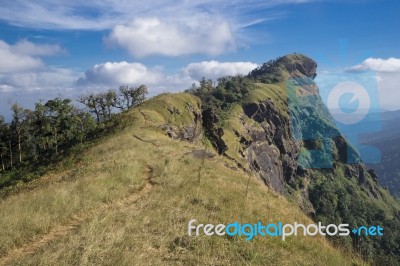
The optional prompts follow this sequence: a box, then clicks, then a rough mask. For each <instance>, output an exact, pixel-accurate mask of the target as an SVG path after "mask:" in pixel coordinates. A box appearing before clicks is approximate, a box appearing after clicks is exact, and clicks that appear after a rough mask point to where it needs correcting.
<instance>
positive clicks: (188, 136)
mask: <svg viewBox="0 0 400 266" xmlns="http://www.w3.org/2000/svg"><path fill="white" fill-rule="evenodd" d="M167 110H168V112H169V113H170V114H171V115H173V116H180V115H182V113H183V112H186V113H189V114H190V116H191V117H192V122H191V123H189V124H187V125H181V126H177V125H175V124H172V123H168V124H164V125H161V126H160V128H161V129H162V130H163V131H164V132H165V134H166V135H167V136H169V137H170V138H172V139H179V140H185V141H189V142H194V141H196V140H198V138H199V137H200V136H201V134H202V118H201V112H200V107H196V108H195V107H194V106H192V105H191V104H187V105H186V110H179V109H178V108H177V107H175V106H169V107H168V108H167Z"/></svg>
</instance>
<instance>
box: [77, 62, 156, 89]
mask: <svg viewBox="0 0 400 266" xmlns="http://www.w3.org/2000/svg"><path fill="white" fill-rule="evenodd" d="M162 80H163V74H162V72H161V71H160V70H159V69H149V68H147V67H146V66H145V65H143V64H141V63H128V62H126V61H123V62H107V63H104V64H98V65H95V66H94V67H93V68H91V69H89V70H87V71H86V72H85V74H84V76H83V77H80V78H79V79H78V81H77V84H78V85H99V86H112V85H118V84H143V83H146V84H157V83H160V82H161V81H162Z"/></svg>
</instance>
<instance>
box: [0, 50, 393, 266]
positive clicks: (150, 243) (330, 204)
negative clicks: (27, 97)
mask: <svg viewBox="0 0 400 266" xmlns="http://www.w3.org/2000/svg"><path fill="white" fill-rule="evenodd" d="M315 68H316V64H315V62H313V61H312V60H311V59H308V58H306V57H304V56H302V55H290V56H287V57H282V58H279V59H277V60H275V61H271V62H270V63H267V64H266V65H265V66H262V67H260V68H259V69H257V70H256V71H255V72H254V71H253V72H252V73H250V75H249V76H248V77H243V76H235V77H225V78H221V79H219V80H218V83H217V84H214V83H213V82H212V81H211V80H206V79H202V80H201V81H200V85H199V86H196V85H194V86H192V88H191V89H189V90H188V92H190V93H180V94H161V95H159V96H156V97H154V98H152V99H151V100H148V101H144V95H145V94H146V92H147V89H145V87H143V86H141V87H138V88H129V87H121V88H120V90H119V91H118V92H117V91H108V92H106V93H101V94H91V95H86V96H83V97H82V98H80V101H81V102H82V103H83V104H85V105H86V106H87V108H88V109H89V112H91V114H92V115H90V114H89V113H87V112H83V111H79V110H77V109H76V108H74V107H73V106H72V105H71V101H69V100H62V99H55V100H52V101H49V102H47V103H46V104H41V103H39V104H37V106H36V108H35V110H33V111H29V110H28V111H26V110H23V109H22V108H20V107H18V106H15V107H14V108H13V111H14V118H13V121H12V122H11V123H5V122H4V120H2V119H0V155H1V159H2V160H3V159H4V160H3V161H2V162H3V165H4V166H3V170H2V177H1V178H2V180H6V181H5V182H4V181H3V184H6V182H10V183H8V184H13V183H12V182H11V181H12V180H18V178H15V177H17V176H18V175H17V174H16V173H19V174H20V176H21V178H20V179H21V180H30V178H27V177H29V175H30V174H31V173H34V170H33V168H32V169H28V168H23V165H33V166H35V167H36V165H39V163H40V162H41V163H42V164H43V165H44V166H45V167H47V168H45V169H46V170H47V171H46V173H45V174H44V175H43V176H42V178H40V179H38V180H36V181H35V182H29V183H26V184H20V185H19V187H18V188H17V189H16V192H15V193H13V194H12V195H8V196H4V197H3V199H2V200H1V201H0V220H1V221H2V222H3V223H2V224H3V227H2V229H3V230H2V231H0V241H1V242H0V256H2V258H0V264H1V263H3V264H17V265H37V264H46V265H48V264H122V265H132V264H143V263H146V264H156V265H160V264H218V263H220V264H256V265H259V264H265V263H266V262H271V263H273V264H279V265H299V264H300V265H321V264H323V265H352V264H361V263H364V262H366V263H375V264H379V265H396V264H398V263H399V261H400V258H399V254H400V246H399V245H400V223H399V218H400V204H399V202H397V201H396V200H395V199H394V198H393V197H392V196H390V194H389V193H388V192H387V191H385V190H384V189H382V188H381V187H380V186H379V185H378V183H377V180H376V177H374V176H373V174H372V173H371V172H369V171H368V170H367V168H366V167H365V165H363V164H362V163H361V162H358V161H357V163H356V164H353V165H349V164H346V163H347V158H346V156H347V151H348V149H349V150H350V151H353V152H352V156H355V158H358V157H357V156H358V155H357V151H356V150H355V149H354V148H352V147H351V144H349V143H347V141H346V140H345V139H344V138H343V137H342V136H340V132H338V130H337V129H336V127H335V126H334V124H333V122H332V119H331V117H330V115H329V113H328V112H327V110H326V107H324V106H323V104H322V102H321V101H320V98H319V96H318V97H316V95H315V93H316V92H317V89H316V86H313V85H315V84H314V83H313V81H312V79H313V78H314V77H315ZM274 77H276V80H275V79H274ZM288 77H293V79H294V83H293V84H289V83H287V80H286V79H287V78H288ZM304 77H306V78H304ZM296 78H298V79H297V80H296ZM302 78H304V79H302ZM254 81H256V82H254ZM260 81H261V82H276V81H279V82H278V83H274V84H265V83H259V82H260ZM310 96H311V97H310ZM134 106H135V107H134ZM119 109H122V110H125V111H126V112H122V113H120V114H116V110H119ZM128 109H129V110H128ZM25 114H35V115H31V116H28V115H25ZM200 114H201V115H200ZM28 118H29V119H28ZM39 118H40V119H39ZM80 119H87V120H88V121H86V122H85V124H84V125H85V127H84V128H82V127H79V125H81V126H82V123H81V121H82V120H80ZM199 123H202V124H203V127H202V128H201V130H200V129H199V130H198V132H199V134H198V135H197V136H195V138H193V139H190V140H189V141H180V140H176V139H173V138H172V137H168V134H167V132H166V130H165V128H166V127H167V128H169V129H174V128H178V129H181V128H189V127H193V126H194V127H195V131H197V129H198V128H197V127H198V124H199ZM111 129H112V134H103V133H101V132H105V133H110V132H111ZM307 130H308V131H307ZM310 130H311V131H310ZM10 132H12V133H10ZM27 132H28V133H29V134H27ZM99 132H100V133H99ZM327 134H328V135H329V136H332V137H331V138H329V137H327ZM304 135H307V136H311V137H312V139H311V140H310V139H304V138H303V137H304ZM98 136H102V138H101V139H99V138H98ZM327 138H329V144H330V145H331V146H332V149H329V150H328V149H326V150H325V144H326V143H327V142H324V141H326V139H327ZM88 140H89V141H90V140H95V141H92V142H91V143H92V145H86V146H85V145H84V146H83V147H85V148H84V149H83V148H81V149H80V150H79V152H68V151H71V150H74V149H78V148H79V147H81V144H84V143H87V141H88ZM254 142H256V143H255V144H256V145H255V146H256V148H258V150H254V149H253V150H252V149H251V145H252V144H253V143H254ZM209 143H211V144H212V145H213V147H214V148H215V150H213V149H212V148H211V149H210V150H209V151H208V152H210V151H211V153H212V154H213V155H214V156H208V157H206V156H205V155H204V156H195V154H196V153H197V154H198V153H199V151H200V153H201V152H203V153H204V154H206V151H205V148H206V149H209V148H210V147H209V145H208V144H209ZM314 149H320V150H325V153H323V154H322V157H318V158H317V159H318V161H324V160H325V159H326V161H327V162H328V161H329V160H328V159H327V158H325V157H324V156H325V155H326V152H328V151H329V152H331V153H332V154H331V155H332V158H333V159H334V161H333V165H332V167H331V168H327V169H312V168H309V166H311V165H312V163H313V162H312V160H313V159H315V157H314V156H313V155H312V153H311V152H312V150H314ZM33 151H35V152H33ZM256 152H258V154H256ZM214 153H219V154H220V155H215V154H214ZM249 153H252V154H249ZM68 154H70V155H69V156H68ZM260 154H261V155H262V156H269V157H274V158H272V159H274V160H268V159H269V158H267V157H261V158H264V159H265V161H267V162H266V163H267V164H268V163H269V164H271V165H267V168H266V169H267V170H268V172H267V178H269V177H270V176H272V178H276V179H278V181H281V180H282V182H284V184H283V185H282V187H283V189H282V191H281V192H282V194H278V193H276V192H274V191H273V190H272V189H271V188H268V187H267V186H265V183H267V182H266V178H265V179H262V180H263V181H264V182H265V183H262V182H261V181H260V180H259V177H261V174H265V171H264V170H263V171H264V173H261V170H260V167H259V164H257V163H256V159H258V158H259V157H257V156H259V155H260ZM35 155H36V157H35ZM199 157H200V158H199ZM16 158H17V159H16ZM54 158H59V159H60V160H58V161H57V163H55V165H56V167H54V169H53V170H51V171H49V168H48V165H49V163H54ZM297 159H299V160H297ZM353 159H354V158H353ZM255 166H258V168H257V167H255ZM268 167H269V168H268ZM279 167H280V168H279ZM21 169H22V170H21ZM272 169H275V170H276V172H279V173H274V172H273V171H272ZM287 170H291V171H292V172H290V171H288V172H285V171H287ZM36 171H37V170H36ZM43 172H45V171H43ZM43 172H41V173H40V174H42V173H43ZM37 175H39V174H37ZM4 177H6V178H4ZM10 177H11V178H10ZM279 178H280V179H279ZM274 181H276V180H274ZM277 191H278V190H277ZM285 196H286V197H285ZM307 215H308V216H307ZM310 217H311V218H312V219H311V218H310ZM191 219H197V220H198V221H199V222H200V223H215V224H218V223H229V222H234V221H240V222H249V223H253V222H254V223H255V222H257V221H265V222H276V221H277V220H280V221H282V222H284V223H294V222H300V223H304V224H308V223H312V222H313V221H314V222H319V221H320V222H322V223H324V224H330V223H336V224H339V223H349V224H350V227H359V226H361V225H366V226H371V225H380V226H382V227H383V228H384V230H385V231H384V236H383V237H363V236H362V237H356V236H355V235H351V236H349V237H340V238H330V239H329V240H331V241H327V240H328V239H327V238H324V237H320V236H318V237H303V236H297V237H291V238H289V239H287V241H285V242H282V241H281V240H280V239H278V238H269V237H256V238H255V239H253V240H252V241H245V239H244V238H242V237H235V238H230V237H205V236H201V237H188V236H187V223H188V221H190V220H191ZM351 251H353V252H351ZM30 254H33V255H30ZM354 254H358V255H354ZM358 257H360V258H362V259H363V261H361V260H360V258H358Z"/></svg>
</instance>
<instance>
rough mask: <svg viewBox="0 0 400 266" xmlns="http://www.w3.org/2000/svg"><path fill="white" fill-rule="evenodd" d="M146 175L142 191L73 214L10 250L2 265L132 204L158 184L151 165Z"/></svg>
mask: <svg viewBox="0 0 400 266" xmlns="http://www.w3.org/2000/svg"><path fill="white" fill-rule="evenodd" d="M145 175H146V178H145V180H146V184H145V186H144V187H143V188H142V189H141V190H140V191H138V192H135V193H134V194H131V195H129V196H127V197H125V198H122V199H120V200H118V201H115V202H112V203H110V204H102V205H100V207H96V208H95V209H91V210H85V211H84V212H82V213H80V214H78V215H75V216H73V217H72V219H71V220H70V221H69V222H68V223H67V224H64V225H59V226H56V227H55V228H53V229H51V230H50V232H48V233H46V234H43V235H39V236H35V237H34V238H32V239H30V240H29V241H28V242H27V243H25V244H23V245H22V246H20V247H17V248H14V249H11V250H9V251H8V252H7V254H6V255H4V256H3V257H1V258H0V265H9V263H10V261H12V260H13V259H15V258H18V257H21V256H23V255H26V254H34V253H36V252H37V251H38V250H39V249H41V248H43V247H44V246H46V245H47V244H49V243H50V242H52V241H54V240H56V239H58V238H60V237H63V236H66V235H68V234H69V233H71V232H72V231H75V230H77V229H78V228H79V227H80V226H81V225H82V223H83V222H84V221H89V220H90V219H91V218H93V216H94V215H96V214H97V213H101V212H103V211H107V210H109V209H115V208H125V207H129V206H131V205H132V204H134V203H135V202H137V201H138V200H139V199H141V198H142V197H143V196H145V195H146V194H148V193H149V192H150V191H151V190H152V188H153V186H154V185H155V184H156V182H155V181H154V180H153V168H152V167H151V166H149V165H147V166H146V169H145Z"/></svg>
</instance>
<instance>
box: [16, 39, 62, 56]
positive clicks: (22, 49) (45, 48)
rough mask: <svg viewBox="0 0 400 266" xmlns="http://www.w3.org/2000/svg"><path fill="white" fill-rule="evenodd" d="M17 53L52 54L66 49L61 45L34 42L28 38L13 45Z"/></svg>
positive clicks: (31, 54) (32, 54)
mask: <svg viewBox="0 0 400 266" xmlns="http://www.w3.org/2000/svg"><path fill="white" fill-rule="evenodd" d="M11 49H12V51H13V52H15V53H17V54H23V55H29V56H51V55H56V54H60V53H63V52H64V50H63V49H62V48H61V47H60V46H59V45H48V44H40V45H38V44H34V43H31V42H29V41H28V40H21V41H19V42H17V43H16V44H15V45H13V46H12V47H11Z"/></svg>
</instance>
